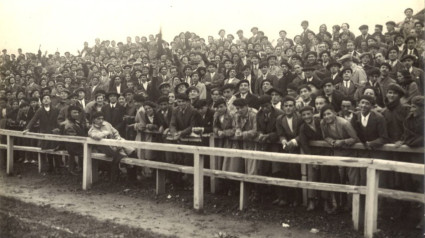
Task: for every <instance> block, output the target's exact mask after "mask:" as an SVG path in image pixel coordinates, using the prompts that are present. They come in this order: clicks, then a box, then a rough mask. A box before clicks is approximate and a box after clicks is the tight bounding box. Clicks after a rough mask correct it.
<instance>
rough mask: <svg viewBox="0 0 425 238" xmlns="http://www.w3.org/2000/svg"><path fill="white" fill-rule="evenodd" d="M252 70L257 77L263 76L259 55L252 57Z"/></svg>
mask: <svg viewBox="0 0 425 238" xmlns="http://www.w3.org/2000/svg"><path fill="white" fill-rule="evenodd" d="M251 69H252V73H253V74H254V75H255V77H257V78H258V77H259V76H261V70H260V57H259V56H258V55H257V54H254V55H252V56H251Z"/></svg>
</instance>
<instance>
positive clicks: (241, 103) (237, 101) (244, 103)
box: [233, 98, 248, 107]
mask: <svg viewBox="0 0 425 238" xmlns="http://www.w3.org/2000/svg"><path fill="white" fill-rule="evenodd" d="M233 105H234V106H236V107H244V106H247V105H248V102H247V101H246V99H244V98H236V99H235V101H233Z"/></svg>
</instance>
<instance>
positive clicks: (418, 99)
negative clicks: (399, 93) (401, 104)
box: [411, 95, 425, 107]
mask: <svg viewBox="0 0 425 238" xmlns="http://www.w3.org/2000/svg"><path fill="white" fill-rule="evenodd" d="M424 101H425V97H424V96H421V95H417V96H414V97H413V98H412V101H411V102H412V104H414V105H416V106H419V107H424Z"/></svg>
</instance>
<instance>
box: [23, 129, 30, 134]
mask: <svg viewBox="0 0 425 238" xmlns="http://www.w3.org/2000/svg"><path fill="white" fill-rule="evenodd" d="M29 131H30V130H28V129H25V130H23V131H22V134H24V135H25V134H27V133H28V132H29Z"/></svg>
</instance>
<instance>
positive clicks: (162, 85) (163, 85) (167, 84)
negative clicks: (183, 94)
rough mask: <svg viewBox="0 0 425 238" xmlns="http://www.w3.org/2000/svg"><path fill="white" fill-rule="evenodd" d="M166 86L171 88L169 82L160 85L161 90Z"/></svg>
mask: <svg viewBox="0 0 425 238" xmlns="http://www.w3.org/2000/svg"><path fill="white" fill-rule="evenodd" d="M165 86H168V87H171V86H170V83H168V82H162V83H161V84H160V85H159V87H158V88H159V89H161V88H162V87H165Z"/></svg>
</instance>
